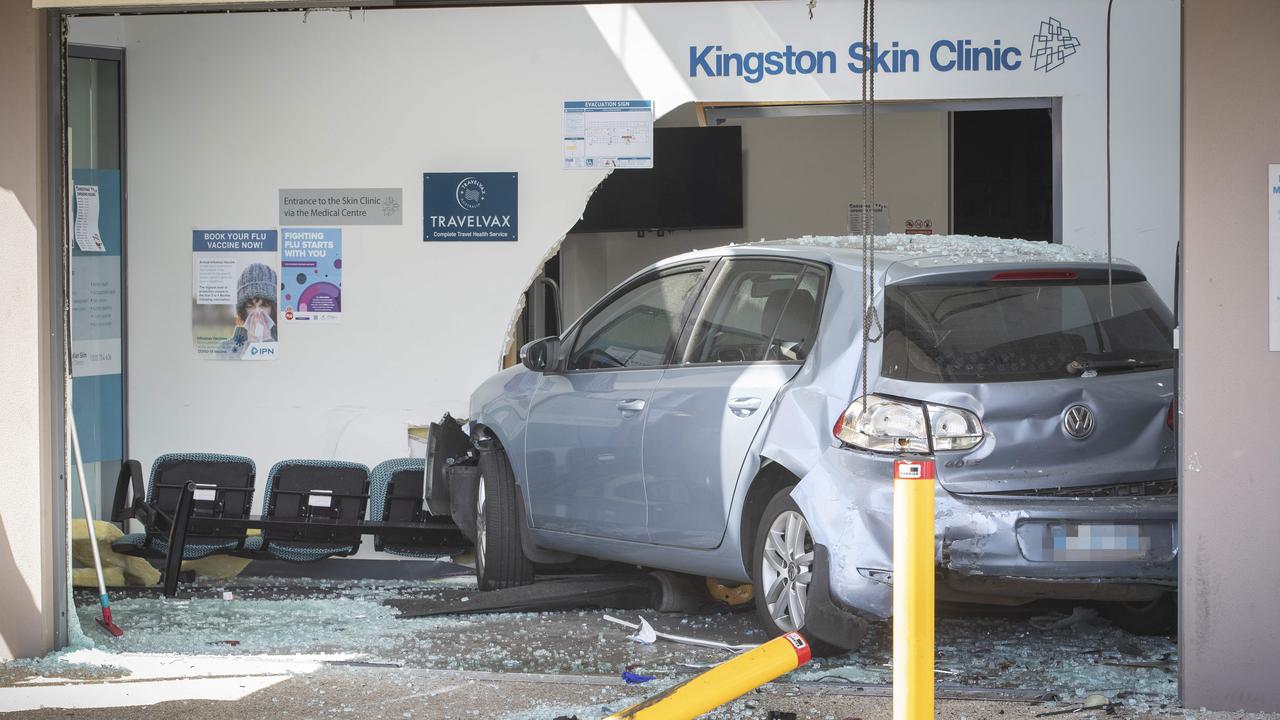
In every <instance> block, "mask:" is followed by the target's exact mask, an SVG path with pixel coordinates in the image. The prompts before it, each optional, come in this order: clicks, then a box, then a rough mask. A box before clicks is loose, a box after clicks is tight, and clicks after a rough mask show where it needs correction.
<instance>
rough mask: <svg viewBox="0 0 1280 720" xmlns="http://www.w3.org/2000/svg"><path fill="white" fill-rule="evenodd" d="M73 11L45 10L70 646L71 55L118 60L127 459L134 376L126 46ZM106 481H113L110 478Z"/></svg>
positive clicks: (53, 443) (63, 592)
mask: <svg viewBox="0 0 1280 720" xmlns="http://www.w3.org/2000/svg"><path fill="white" fill-rule="evenodd" d="M71 16H72V13H69V12H66V11H63V10H47V11H46V12H45V45H46V55H45V59H46V69H47V73H46V79H45V113H46V125H45V130H46V132H47V133H48V135H47V137H48V143H47V157H46V161H47V163H48V174H47V180H48V185H47V192H48V195H47V197H48V199H49V200H48V203H47V208H46V212H47V214H46V216H45V222H46V223H47V229H48V231H47V233H46V235H47V238H48V240H47V245H46V247H45V248H44V253H45V262H44V266H45V267H44V271H43V273H42V274H43V281H44V285H45V287H46V288H48V291H47V292H48V294H47V296H46V302H47V303H48V304H47V306H46V307H47V308H48V313H49V323H48V324H49V327H48V328H47V329H46V330H45V331H44V332H47V333H48V335H47V340H48V343H49V366H48V367H46V368H45V371H46V372H48V374H49V377H51V378H58V379H60V380H61V382H52V383H50V400H49V406H48V411H49V415H48V417H49V420H48V424H47V425H46V426H45V430H46V431H47V432H48V437H49V455H48V457H47V458H46V459H47V460H48V462H49V467H50V469H51V473H50V477H51V479H52V480H53V487H52V488H51V497H52V504H51V505H52V509H53V517H52V518H51V520H52V522H51V525H50V528H51V535H52V537H51V547H52V549H53V557H52V561H53V562H52V570H53V578H52V584H53V613H54V622H53V645H54V647H55V648H62V647H66V646H67V644H68V643H69V642H70V636H71V633H70V629H69V623H70V619H71V613H73V612H74V605H73V604H72V601H71V586H70V574H71V573H70V570H71V568H70V565H69V551H70V541H71V540H70V523H69V520H70V509H71V499H70V496H69V495H68V493H67V483H68V481H69V480H70V479H71V478H72V477H73V475H72V474H71V472H72V470H71V458H70V456H69V454H68V453H69V437H70V436H69V425H68V422H69V420H70V413H69V410H70V407H69V405H68V400H69V398H70V394H69V389H70V383H71V354H70V353H71V343H70V337H69V332H70V328H71V295H70V290H71V248H70V245H69V241H70V238H69V236H68V223H69V222H70V213H69V212H68V202H69V201H70V197H69V195H68V191H67V187H68V186H67V183H68V182H69V181H70V179H71V178H69V177H68V175H67V164H68V162H69V161H70V156H69V153H70V147H68V144H67V129H68V128H67V120H68V112H67V69H68V64H69V63H68V58H70V57H81V58H87V59H93V60H110V61H114V62H117V63H119V85H118V92H119V103H118V108H117V113H118V118H117V120H118V132H119V135H120V138H119V140H120V375H121V378H120V381H121V399H120V400H121V403H120V410H121V450H122V454H123V455H124V458H127V457H128V455H129V423H128V407H129V380H128V378H129V373H128V350H127V346H128V327H129V325H128V302H127V297H128V294H127V293H128V280H127V278H128V266H127V260H126V258H127V253H128V234H129V233H128V175H127V173H128V146H127V126H126V117H127V115H128V113H127V108H126V102H127V100H126V97H127V95H126V91H125V88H126V82H127V72H126V67H125V51H124V49H123V48H107V47H98V46H92V45H72V44H70V43H68V42H67V18H68V17H71ZM103 480H104V482H110V479H109V478H104V479H103Z"/></svg>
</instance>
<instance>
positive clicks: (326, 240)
mask: <svg viewBox="0 0 1280 720" xmlns="http://www.w3.org/2000/svg"><path fill="white" fill-rule="evenodd" d="M280 274H281V290H280V304H281V307H283V309H284V319H285V322H298V321H308V322H330V323H336V322H341V320H342V230H341V229H339V228H284V229H282V230H281V231H280Z"/></svg>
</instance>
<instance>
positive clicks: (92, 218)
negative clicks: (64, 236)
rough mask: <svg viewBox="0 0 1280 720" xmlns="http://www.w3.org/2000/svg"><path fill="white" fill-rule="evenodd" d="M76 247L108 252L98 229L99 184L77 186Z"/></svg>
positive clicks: (83, 250)
mask: <svg viewBox="0 0 1280 720" xmlns="http://www.w3.org/2000/svg"><path fill="white" fill-rule="evenodd" d="M75 238H76V247H78V248H80V251H81V252H106V251H107V246H106V245H103V244H102V231H100V230H99V229H98V186H97V185H77V186H76V224H75Z"/></svg>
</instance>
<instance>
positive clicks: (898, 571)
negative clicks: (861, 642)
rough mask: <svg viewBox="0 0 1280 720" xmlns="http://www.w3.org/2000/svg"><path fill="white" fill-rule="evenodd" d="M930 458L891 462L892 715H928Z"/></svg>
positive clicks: (908, 719)
mask: <svg viewBox="0 0 1280 720" xmlns="http://www.w3.org/2000/svg"><path fill="white" fill-rule="evenodd" d="M934 473H935V466H934V463H933V460H897V461H895V462H894V463H893V718H894V720H932V719H933V604H934V588H933V575H934V564H933V522H934V520H933V513H934V510H933V493H934V477H935V474H934Z"/></svg>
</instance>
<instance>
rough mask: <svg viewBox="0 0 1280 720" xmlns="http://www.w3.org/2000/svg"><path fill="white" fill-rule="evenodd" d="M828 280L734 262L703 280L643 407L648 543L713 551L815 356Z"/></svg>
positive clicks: (822, 273) (781, 264)
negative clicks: (763, 434)
mask: <svg viewBox="0 0 1280 720" xmlns="http://www.w3.org/2000/svg"><path fill="white" fill-rule="evenodd" d="M826 278H827V270H826V268H825V267H822V266H819V265H811V264H806V263H800V262H794V261H789V260H779V259H773V258H734V259H729V260H725V261H724V262H722V263H720V265H719V266H718V267H717V268H716V271H715V272H714V274H713V276H712V277H711V278H710V279H709V280H708V285H707V291H706V292H704V293H702V294H703V296H704V297H705V299H704V300H702V301H701V302H700V307H699V308H698V309H697V311H696V318H697V319H696V321H695V322H691V323H689V324H688V327H687V328H686V330H685V334H686V335H687V339H686V340H685V341H683V342H682V343H681V347H680V348H679V350H678V354H679V358H678V360H679V361H678V362H673V363H672V366H671V367H670V368H668V369H667V370H666V372H665V373H664V374H663V376H662V380H661V381H660V382H659V383H658V387H657V388H656V389H655V390H654V392H653V395H652V398H651V399H650V401H649V405H648V416H647V418H646V419H645V429H644V449H643V460H644V472H645V492H646V494H647V495H648V500H649V536H650V541H651V542H654V543H657V544H662V545H672V546H677V547H689V548H712V547H716V546H718V545H719V544H720V541H721V539H722V538H723V536H724V531H725V527H726V525H727V521H728V516H729V506H730V503H732V501H733V494H734V491H735V488H736V487H737V483H738V475H739V474H740V472H741V470H742V465H743V462H744V460H745V459H746V455H747V453H748V451H749V450H750V448H751V445H752V441H753V440H754V438H755V436H756V433H757V432H758V431H759V429H760V426H761V424H762V422H763V421H764V419H765V417H766V416H767V415H768V413H769V409H770V407H771V405H772V404H773V401H774V399H775V398H776V397H777V395H778V391H779V390H780V389H781V388H782V386H783V385H785V384H786V383H787V382H788V381H789V380H791V378H792V377H794V376H795V374H796V373H797V372H798V371H799V370H800V366H801V365H802V364H803V363H804V360H805V358H806V357H807V356H808V354H809V352H810V351H811V350H812V348H813V344H814V340H815V338H816V336H817V332H818V321H819V315H820V309H821V307H822V301H823V298H824V296H825V291H826Z"/></svg>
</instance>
